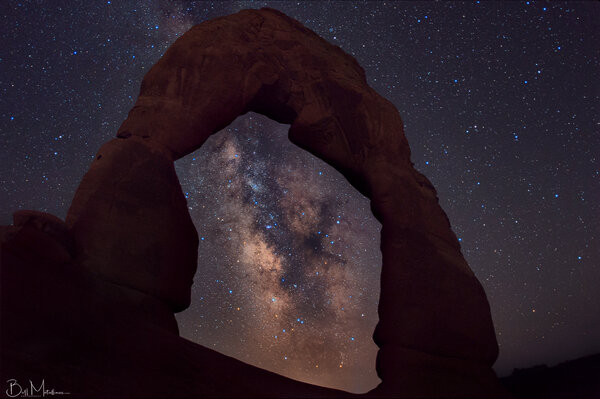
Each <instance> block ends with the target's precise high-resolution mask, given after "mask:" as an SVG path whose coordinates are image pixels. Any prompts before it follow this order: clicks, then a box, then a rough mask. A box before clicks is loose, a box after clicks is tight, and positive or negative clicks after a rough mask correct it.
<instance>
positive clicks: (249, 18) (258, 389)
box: [3, 9, 503, 397]
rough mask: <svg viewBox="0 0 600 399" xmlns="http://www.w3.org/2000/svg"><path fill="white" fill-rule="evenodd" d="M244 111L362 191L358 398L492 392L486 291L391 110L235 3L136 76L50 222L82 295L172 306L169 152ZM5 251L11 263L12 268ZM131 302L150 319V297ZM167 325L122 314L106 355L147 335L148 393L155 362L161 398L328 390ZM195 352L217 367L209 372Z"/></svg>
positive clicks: (183, 264)
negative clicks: (370, 381)
mask: <svg viewBox="0 0 600 399" xmlns="http://www.w3.org/2000/svg"><path fill="white" fill-rule="evenodd" d="M249 111H254V112H259V113H262V114H264V115H266V116H268V117H270V118H272V119H274V120H276V121H279V122H282V123H289V124H291V127H290V131H289V137H290V140H291V141H292V142H294V143H295V144H297V145H299V146H300V147H302V148H304V149H306V150H307V151H309V152H311V153H312V154H314V155H316V156H317V157H319V158H321V159H323V160H324V161H326V162H328V163H329V164H331V165H333V166H334V167H335V168H336V169H337V170H339V171H340V172H342V173H343V174H344V176H345V177H346V178H347V179H348V181H349V182H350V183H351V184H352V185H353V186H354V187H356V188H357V189H358V190H359V191H360V192H362V193H363V194H364V195H366V196H367V197H368V198H370V199H371V208H372V211H373V213H374V215H375V216H376V217H377V219H378V220H379V221H380V222H381V223H382V225H383V227H382V240H381V250H382V253H383V267H382V275H381V298H380V302H379V318H380V321H379V324H378V325H377V328H376V331H375V334H374V339H375V342H376V343H377V345H378V346H379V347H380V351H379V354H378V358H377V371H378V374H379V376H380V377H381V379H382V383H381V384H380V386H379V387H377V388H376V389H375V390H374V391H372V392H370V393H369V394H368V396H396V397H415V396H420V397H436V396H438V397H452V396H456V397H468V396H474V397H496V396H502V395H503V392H502V391H501V389H500V388H499V385H498V382H497V379H496V376H495V374H494V373H493V371H492V370H491V365H492V364H493V362H494V361H495V359H496V356H497V353H498V347H497V344H496V339H495V333H494V328H493V324H492V320H491V316H490V310H489V305H488V302H487V299H486V296H485V293H484V291H483V289H482V287H481V285H480V284H479V282H478V281H477V279H476V278H475V276H474V274H473V273H472V271H471V270H470V269H469V267H468V265H467V264H466V262H465V260H464V258H463V256H462V254H461V252H460V246H459V243H458V241H457V239H456V236H455V235H454V233H453V232H452V230H451V229H450V224H449V222H448V219H447V217H446V215H445V214H444V212H443V210H442V209H441V208H440V206H439V204H438V200H437V196H436V192H435V189H434V188H433V186H432V185H431V183H430V182H429V181H428V180H427V178H425V177H424V176H423V175H422V174H420V173H419V172H417V171H416V170H415V169H414V168H413V166H412V163H411V161H410V150H409V147H408V143H407V141H406V138H405V136H404V133H403V128H402V120H401V119H400V116H399V114H398V111H397V110H396V108H395V107H394V106H393V105H392V104H391V103H390V102H389V101H387V100H385V99H384V98H382V97H381V96H379V95H378V94H377V93H376V92H375V91H374V90H372V89H371V88H370V87H369V86H368V85H367V82H366V79H365V75H364V71H363V70H362V68H361V67H360V66H359V65H358V64H357V62H356V60H354V59H353V58H352V57H351V56H349V55H347V54H345V53H344V52H343V51H342V50H341V49H339V48H338V47H335V46H332V45H330V44H328V43H327V42H326V41H324V40H323V39H321V38H320V37H318V36H317V35H316V34H315V33H313V32H311V31H310V30H308V29H306V28H305V27H303V26H302V25H301V24H299V23H298V22H296V21H294V20H292V19H290V18H288V17H286V16H285V15H283V14H281V13H279V12H277V11H274V10H269V9H263V10H259V11H249V10H245V11H241V12H239V13H237V14H234V15H230V16H227V17H223V18H218V19H215V20H212V21H208V22H205V23H203V24H201V25H198V26H195V27H193V28H192V29H191V30H190V31H189V32H187V33H186V34H185V35H183V36H182V37H181V38H180V39H178V40H177V41H176V42H175V43H174V44H173V45H172V46H171V47H170V48H169V49H168V50H167V52H166V53H165V55H164V56H163V57H162V58H161V59H160V60H159V62H158V63H157V64H156V65H155V66H154V67H153V68H152V69H151V70H150V71H149V72H148V74H147V75H146V76H145V78H144V80H143V82H142V87H141V92H140V96H139V98H138V100H137V102H136V104H135V106H134V108H133V109H132V110H131V112H130V113H129V116H128V118H127V120H125V122H124V123H123V124H122V126H121V127H120V129H119V131H118V133H117V137H118V138H117V139H115V140H112V141H111V142H109V143H107V144H106V145H105V146H103V147H102V149H101V150H100V152H99V153H98V156H97V159H96V160H95V161H94V162H93V164H92V166H91V168H90V171H89V172H88V173H87V174H86V175H85V177H84V179H83V181H82V183H81V185H80V187H79V189H78V190H77V193H76V195H75V198H74V200H73V203H72V205H71V208H70V210H69V213H68V216H67V220H66V228H65V229H64V230H65V231H67V232H68V237H70V238H69V239H72V240H73V243H72V244H69V245H73V250H72V251H71V252H69V253H70V258H69V259H70V260H69V261H68V262H67V263H68V264H75V265H78V266H82V269H81V270H84V271H85V273H88V274H89V276H92V277H86V278H90V279H92V280H93V281H96V280H98V281H101V282H102V283H98V284H96V285H94V287H95V288H94V290H95V291H94V290H92V291H93V292H96V291H97V290H99V289H101V290H106V289H107V288H106V287H107V286H111V287H112V286H114V287H121V288H119V289H123V290H126V291H127V290H129V289H133V291H135V292H136V293H137V294H136V295H141V296H142V298H146V299H144V300H142V299H136V300H133V299H132V300H133V301H134V302H135V303H142V302H143V303H149V302H151V303H155V302H152V301H156V303H161V304H165V306H168V309H170V310H171V311H179V310H182V309H184V308H185V307H187V306H188V305H189V296H190V284H191V281H192V277H193V274H194V271H195V267H196V250H197V240H198V238H197V234H196V231H195V229H194V227H193V225H192V222H191V220H190V217H189V215H188V213H187V208H186V204H185V199H184V197H183V195H182V193H181V188H180V186H179V183H178V181H177V177H176V175H175V172H174V169H173V161H174V160H176V159H178V158H180V157H182V156H184V155H186V154H188V153H190V152H192V151H194V150H196V149H197V148H199V147H200V146H201V145H202V144H203V143H204V142H205V140H206V139H207V138H208V137H209V136H210V135H211V134H213V133H215V132H217V131H219V130H220V129H222V128H224V127H225V126H227V125H228V124H229V123H230V122H232V121H233V120H234V119H235V118H236V117H237V116H238V115H240V114H243V113H246V112H249ZM10 229H13V230H14V228H10ZM13 230H11V231H13ZM58 230H61V229H58ZM13 232H14V231H13ZM11 234H12V233H11ZM12 242H13V241H11V243H12ZM13 244H14V243H13ZM13 244H11V245H13ZM17 258H18V257H17ZM15 259H16V258H13V261H12V262H13V264H18V263H19V262H21V263H22V261H21V260H19V259H21V258H18V259H16V260H15ZM82 273H83V272H82ZM85 273H84V274H85ZM85 275H86V276H87V274H85ZM86 281H87V280H86ZM98 287H99V288H98ZM119 292H120V291H119ZM127 292H129V291H127ZM81 295H83V294H81ZM98 295H100V297H101V298H104V296H103V294H102V295H101V294H98ZM115 295H116V294H115ZM123 295H124V294H123ZM131 295H133V294H131ZM121 297H123V298H125V297H127V295H124V296H120V297H119V298H121ZM111 298H112V297H111ZM131 298H133V297H131ZM136 301H137V302H136ZM96 302H98V303H110V304H114V303H116V301H112V302H111V301H108V302H106V301H104V300H99V299H98V300H97V301H96ZM103 306H106V307H107V308H110V306H113V305H103ZM140 306H141V305H140ZM140 306H138V307H136V306H133V307H132V309H138V308H139V307H140ZM143 308H144V309H156V313H160V314H163V313H164V312H163V310H162V308H161V306H159V305H156V306H154V305H152V306H149V305H147V306H145V307H143ZM152 312H154V310H151V311H146V313H152ZM117 313H119V314H121V313H122V312H120V311H119V312H117ZM134 313H136V312H134ZM138 313H139V312H138ZM167 313H168V312H167ZM171 316H172V315H171ZM150 319H152V318H150ZM167 319H168V317H167V318H165V317H155V318H154V319H152V320H153V321H152V325H160V326H162V327H161V328H162V329H161V330H160V333H158V332H154V330H153V329H150V330H151V331H153V332H152V333H149V332H148V328H146V327H143V328H142V327H140V326H145V325H146V324H144V323H146V321H147V318H144V317H142V321H140V323H141V324H135V325H133V326H132V324H131V322H128V324H127V325H128V326H129V327H128V328H129V330H128V331H132V330H133V331H138V330H139V331H143V333H140V336H141V337H143V338H141V339H140V341H139V342H137V343H136V345H133V344H132V345H133V346H134V347H135V348H136V349H135V350H134V349H132V350H131V351H130V355H127V353H129V352H127V350H125V349H124V350H125V354H124V355H122V358H118V359H121V360H119V361H120V362H121V363H123V362H124V361H131V359H132V358H133V357H134V356H137V355H139V354H140V353H144V352H145V351H150V352H151V353H155V352H156V349H154V352H152V349H151V347H152V344H150V342H156V343H161V345H165V348H169V349H168V350H169V351H170V352H169V354H166V355H165V354H161V355H158V354H156V353H155V354H156V355H157V356H158V360H157V361H158V363H159V364H158V366H156V370H155V369H149V368H148V367H149V366H147V365H145V364H144V365H138V366H136V367H134V371H131V370H130V371H128V373H130V374H131V373H134V374H135V375H136V377H139V378H142V379H144V378H145V379H148V378H149V377H150V379H151V380H152V381H153V384H154V385H153V386H154V387H155V390H154V391H152V392H160V395H169V394H173V393H170V391H165V390H164V389H163V390H161V389H162V388H161V386H162V385H160V384H166V383H167V382H166V381H167V380H168V378H167V377H164V376H163V377H160V378H159V377H157V376H158V375H160V373H159V371H161V372H163V373H164V371H165V370H168V373H175V374H178V375H179V379H178V380H177V383H178V384H180V385H181V386H187V387H189V389H187V390H186V389H185V388H178V390H177V391H176V392H177V393H176V394H173V395H176V396H186V395H191V396H193V395H199V394H210V395H211V396H214V395H220V396H232V395H233V396H235V395H240V394H242V395H243V394H255V395H258V396H267V395H269V396H270V395H275V396H285V395H291V396H326V395H333V396H340V395H341V394H342V393H341V392H336V391H330V390H322V389H320V388H317V387H312V386H309V385H306V384H300V383H297V382H294V381H291V380H288V379H284V378H282V377H278V376H273V375H272V374H270V373H266V372H264V371H261V370H258V369H255V368H253V367H250V366H246V365H243V364H241V363H239V362H237V363H236V361H233V360H232V359H229V358H226V357H224V356H222V355H218V354H214V352H212V351H208V350H206V349H205V348H202V347H199V346H198V345H193V344H191V343H187V342H186V341H184V340H182V339H180V338H179V337H177V336H176V335H175V334H173V329H172V328H171V327H169V326H168V325H169V321H168V320H167ZM119 320H120V319H119ZM135 320H137V319H135ZM143 320H146V321H143ZM157 320H158V321H157ZM165 320H166V321H165ZM94 337H97V334H96V333H95V335H94ZM102 337H103V336H102ZM119 342H121V343H120V344H119V345H120V346H119V348H121V347H123V348H127V347H128V346H127V345H125V344H123V342H126V339H125V338H124V339H123V340H121V341H119ZM127 342H129V341H127ZM144 345H147V347H146V346H144ZM3 346H5V345H4V343H3ZM123 356H124V357H123ZM128 356H129V357H128ZM219 356H221V357H219ZM123 359H125V360H123ZM127 359H128V360H127ZM144 359H145V357H144ZM177 359H179V360H177ZM224 359H227V360H224ZM115 361H117V360H115ZM209 361H210V363H211V364H217V365H218V366H216V367H215V368H209V367H208V366H207V365H206V364H208V362H209ZM203 364H204V366H203ZM161 367H162V368H161ZM228 368H233V369H235V370H236V371H237V373H238V374H236V375H235V376H234V377H233V379H234V380H235V381H236V382H238V384H237V385H236V384H233V385H232V384H231V383H230V382H229V378H225V377H224V375H222V374H219V373H225V374H227V373H230V371H229V370H228ZM157 370H158V371H157ZM189 370H194V373H190V371H189ZM124 375H128V374H127V373H125V374H124ZM227 375H229V374H227ZM113 377H115V376H114V375H113ZM119 378H121V380H119ZM123 378H124V377H123V376H121V377H118V378H117V382H115V383H114V384H117V385H116V386H118V381H121V382H123ZM123 384H125V382H123ZM186 384H187V385H186ZM244 384H247V385H244ZM252 384H254V385H252ZM234 385H236V386H234ZM240 386H242V387H247V386H252V387H253V388H252V389H253V390H252V391H248V390H245V389H246V388H243V389H242V390H241V391H240V388H239V387H240ZM263 387H264V388H263ZM146 388H147V387H146ZM163 388H164V387H163ZM275 388H276V389H275ZM94 392H95V391H94ZM102 392H104V393H106V392H110V391H102ZM127 392H128V394H130V395H134V396H135V395H141V394H143V393H145V392H146V391H144V390H138V391H136V390H133V391H127ZM99 395H100V394H99Z"/></svg>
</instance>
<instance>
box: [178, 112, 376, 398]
mask: <svg viewBox="0 0 600 399" xmlns="http://www.w3.org/2000/svg"><path fill="white" fill-rule="evenodd" d="M287 130H288V126H286V125H281V124H278V123H276V122H275V121H272V120H270V119H268V118H266V117H264V116H262V115H259V114H254V113H249V114H246V115H244V116H241V117H239V118H237V119H236V120H235V121H234V122H233V123H232V124H231V125H230V126H229V127H228V128H226V129H224V130H223V131H221V132H219V133H217V134H215V135H213V136H211V137H210V138H209V139H208V140H207V142H206V143H204V145H203V146H202V147H201V148H200V149H199V150H197V151H195V152H194V153H192V154H190V155H188V156H186V157H185V158H182V159H180V160H178V161H177V162H176V170H177V173H178V175H179V180H180V182H181V185H182V189H183V191H184V194H185V195H186V197H187V202H188V208H189V212H190V215H191V217H192V220H193V221H194V223H195V225H196V230H197V231H198V235H199V237H200V245H199V250H198V269H197V272H196V276H195V279H194V285H193V286H192V301H191V305H190V308H189V309H188V310H186V311H184V312H182V313H179V314H178V315H177V319H178V322H179V328H180V333H181V335H182V336H183V337H185V338H188V339H190V340H192V341H195V342H197V343H200V344H202V345H205V346H207V347H211V348H213V349H216V350H218V351H220V352H222V353H224V354H226V355H229V356H233V357H236V358H238V359H239V360H242V361H245V362H247V363H250V364H252V365H255V366H258V367H261V368H266V369H268V370H270V371H273V372H276V373H278V374H282V375H285V376H287V377H290V378H293V379H296V380H300V381H304V382H308V383H312V384H316V385H321V386H327V387H331V388H337V389H342V390H345V391H350V392H355V393H362V392H367V391H369V390H370V389H373V388H375V386H377V384H378V383H379V382H380V380H379V378H378V377H377V375H376V372H375V358H376V355H377V349H378V348H377V346H376V345H375V343H374V342H373V340H372V335H373V331H374V329H375V325H376V324H377V321H378V316H377V302H378V298H379V278H380V273H381V252H380V249H379V244H380V242H379V235H380V228H381V225H380V223H379V222H377V221H376V219H375V218H374V217H373V216H372V214H371V211H370V208H369V201H368V199H367V198H365V197H364V196H362V195H361V194H360V193H358V191H357V190H355V189H354V188H353V187H352V186H351V185H350V184H348V182H347V181H346V179H345V178H344V177H343V176H342V175H341V174H340V173H339V172H338V171H336V170H335V169H334V168H333V167H331V166H329V165H327V164H326V163H324V162H323V161H321V160H320V159H318V158H316V157H314V156H313V155H311V154H310V153H308V152H307V151H304V150H302V149H301V148H299V147H297V146H295V145H294V144H292V143H291V142H290V141H289V140H288V139H287V137H286V133H287Z"/></svg>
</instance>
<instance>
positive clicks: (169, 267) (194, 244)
mask: <svg viewBox="0 0 600 399" xmlns="http://www.w3.org/2000/svg"><path fill="white" fill-rule="evenodd" d="M66 222H67V225H68V226H69V230H70V232H71V234H72V235H73V236H74V237H75V238H76V239H75V251H76V253H77V259H78V261H79V262H80V263H81V264H82V265H83V266H84V267H85V268H86V269H88V270H91V271H93V272H95V273H98V274H99V275H101V276H103V277H104V278H107V279H108V280H110V281H113V282H115V283H118V284H121V285H124V286H127V287H130V288H133V289H136V290H139V291H141V292H145V293H148V294H151V295H153V296H155V297H157V298H159V299H161V300H163V301H165V302H166V303H168V304H169V305H170V306H171V308H172V309H173V310H174V311H180V310H183V309H185V308H187V307H188V306H189V304H190V292H191V291H190V287H191V285H192V282H193V277H194V273H195V271H196V263H197V258H198V252H197V250H198V235H197V233H196V229H195V228H194V225H193V222H192V220H191V218H190V216H189V213H188V209H187V203H186V201H185V197H184V195H183V193H182V191H181V186H180V185H179V180H178V179H177V174H176V173H175V168H174V166H173V162H172V161H171V160H170V159H169V158H168V156H167V155H166V154H165V153H164V151H161V150H160V147H157V146H153V145H152V143H149V142H147V141H145V140H143V139H141V138H137V137H131V138H129V139H127V140H123V139H114V140H111V141H109V142H108V143H106V144H104V145H103V146H102V148H100V151H99V152H98V154H97V155H96V159H95V160H94V162H93V163H92V165H91V167H90V170H89V171H88V172H87V174H86V175H85V177H84V179H83V181H82V182H81V184H80V186H79V188H78V189H77V193H76V195H75V198H74V199H73V203H72V204H71V208H70V209H69V213H68V216H67V220H66Z"/></svg>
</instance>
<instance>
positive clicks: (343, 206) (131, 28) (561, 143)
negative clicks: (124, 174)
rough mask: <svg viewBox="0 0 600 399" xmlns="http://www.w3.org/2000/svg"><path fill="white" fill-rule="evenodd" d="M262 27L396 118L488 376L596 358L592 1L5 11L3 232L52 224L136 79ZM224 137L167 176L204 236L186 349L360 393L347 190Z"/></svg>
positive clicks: (269, 149)
mask: <svg viewBox="0 0 600 399" xmlns="http://www.w3.org/2000/svg"><path fill="white" fill-rule="evenodd" d="M263 6H269V7H272V8H276V9H279V10H281V11H283V12H284V13H286V14H288V15H289V16H291V17H293V18H295V19H297V20H298V21H300V22H301V23H303V24H304V25H306V26H307V27H308V28H310V29H312V30H314V31H315V32H316V33H318V34H319V35H321V36H322V37H324V38H325V39H326V40H328V41H329V42H331V43H334V44H336V45H338V46H340V47H341V48H342V49H343V50H345V51H346V52H347V53H349V54H351V55H353V56H354V57H355V58H356V59H357V60H358V62H359V63H360V65H361V66H363V68H364V69H365V71H366V75H367V79H368V82H369V84H370V85H371V86H372V87H373V88H374V89H375V90H376V91H377V92H379V93H380V94H381V95H383V96H384V97H386V98H387V99H389V100H390V101H391V102H392V103H394V104H395V105H396V107H397V108H398V110H399V112H400V115H401V116H402V118H403V121H404V124H405V133H406V135H407V138H408V141H409V143H410V145H411V150H412V160H413V162H414V163H415V166H416V168H417V169H418V170H420V171H421V172H423V173H424V174H425V175H426V176H427V177H428V178H429V179H430V180H431V181H432V183H433V184H434V186H435V187H436V189H437V191H438V195H439V198H440V203H441V205H442V207H443V208H444V210H445V211H446V212H447V213H448V216H449V218H450V221H451V224H452V227H453V229H454V231H455V232H456V233H457V235H458V237H459V240H460V242H461V245H462V250H463V253H464V255H465V257H466V259H467V261H468V262H469V265H470V267H471V268H472V269H473V271H474V272H475V274H476V275H477V277H478V278H479V280H480V281H481V283H482V284H483V286H484V288H485V290H486V293H487V296H488V299H489V302H490V306H491V310H492V316H493V319H494V324H495V327H496V332H497V338H498V342H499V345H500V356H499V359H498V361H497V363H496V365H495V369H496V370H497V372H498V374H499V375H505V374H508V373H509V372H510V371H511V370H512V368H514V367H528V366H531V365H534V364H539V363H548V364H553V363H556V362H559V361H564V360H569V359H573V358H577V357H579V356H583V355H586V354H590V353H594V352H598V351H600V344H599V342H600V312H599V311H598V303H600V291H599V290H598V289H597V287H598V286H600V272H599V266H600V265H599V261H598V259H600V250H599V248H600V246H599V245H598V238H599V226H600V217H599V216H600V209H599V208H600V207H599V206H598V204H599V203H600V181H599V179H600V162H599V159H598V157H599V154H600V131H599V130H600V129H599V128H600V122H599V120H598V104H599V98H598V97H599V95H600V83H599V82H600V80H599V78H600V77H599V72H600V69H599V67H600V65H599V64H600V53H599V48H598V44H597V43H599V42H600V37H598V36H599V32H600V26H599V22H598V21H600V7H598V6H597V5H596V3H594V2H537V1H525V2H516V1H514V2H478V1H474V2H450V1H448V2H439V3H433V2H291V1H284V2H245V1H244V2H159V1H157V2H136V1H117V0H111V1H92V2H71V3H68V4H66V3H65V4H58V3H55V2H45V3H44V2H42V3H38V2H28V1H12V0H11V1H4V2H2V4H1V5H0V9H1V10H2V12H1V13H0V15H1V22H2V27H1V28H0V36H1V39H2V43H3V44H2V46H0V93H1V95H0V136H1V138H0V142H1V143H2V145H1V146H0V159H1V162H2V168H1V169H0V183H1V188H2V189H1V190H0V203H1V204H2V208H1V214H0V222H1V223H3V224H9V223H11V215H12V213H13V212H14V211H16V210H18V209H37V210H42V211H46V212H50V213H53V214H55V215H57V216H59V217H61V218H64V217H65V216H66V213H67V210H68V206H69V204H70V201H71V199H72V197H73V194H74V192H75V190H76V188H77V185H78V184H79V181H80V180H81V178H82V176H83V174H84V173H85V171H86V170H87V168H88V166H89V164H90V163H91V160H92V158H93V156H94V155H95V153H96V151H97V149H98V148H99V147H100V145H101V144H102V143H103V142H105V141H108V140H109V139H111V138H112V137H114V135H115V132H116V131H117V129H118V127H119V125H120V124H121V122H122V121H123V120H124V119H125V118H126V115H127V112H128V111H129V110H130V109H131V107H132V106H133V104H134V102H135V100H136V97H137V93H138V91H139V85H140V82H141V79H142V77H143V76H144V74H145V73H146V72H147V71H148V70H149V69H150V67H151V66H152V65H153V64H154V63H155V62H156V61H157V60H158V59H159V58H160V56H161V55H162V53H163V52H164V51H165V50H166V48H167V47H168V46H169V45H170V44H171V43H172V42H173V41H174V40H176V38H177V37H178V36H180V35H181V34H183V33H184V32H185V31H186V30H187V29H189V28H190V27H191V26H192V25H193V24H196V23H201V22H202V21H205V20H208V19H211V18H214V17H217V16H221V15H227V14H230V13H234V12H237V11H239V10H241V9H243V8H259V7H263ZM286 132H287V126H285V125H280V124H277V123H275V122H273V121H270V120H268V119H266V118H264V117H262V116H260V115H256V114H248V115H245V116H242V117H240V118H238V119H237V120H236V121H235V122H234V123H233V124H232V125H231V126H229V127H228V128H226V129H224V131H222V132H220V133H218V134H216V135H215V136H213V137H211V138H210V139H209V141H208V142H207V143H206V144H205V145H204V146H203V147H202V148H200V149H199V150H198V151H196V152H195V153H194V154H191V155H189V156H187V157H185V158H183V159H181V160H179V161H177V163H176V169H177V173H178V175H179V177H180V180H181V184H182V188H183V190H184V192H185V193H186V197H187V200H188V206H189V210H190V214H191V216H192V218H193V219H194V222H195V225H196V228H197V230H198V234H199V236H200V237H201V240H200V246H199V260H198V273H197V275H196V277H195V283H194V286H193V292H192V305H191V307H190V309H188V310H187V311H185V312H183V313H181V314H179V315H178V320H179V323H180V330H181V333H182V335H183V336H184V337H186V338H188V339H191V340H193V341H196V342H198V343H200V344H202V345H205V346H207V347H211V348H214V349H216V350H219V351H221V352H223V353H225V354H227V355H230V356H234V357H236V358H239V359H241V360H243V361H245V362H248V363H251V364H254V365H257V366H259V367H263V368H267V369H269V370H272V371H275V372H278V373H281V374H284V375H287V376H290V377H293V378H297V379H301V380H303V381H308V382H312V383H316V384H320V385H327V386H333V387H337V388H342V389H346V390H351V391H354V392H364V391H366V390H368V389H370V388H372V387H374V386H375V385H376V384H377V382H378V379H377V376H376V374H375V371H374V362H375V355H376V350H377V347H376V346H375V345H374V344H373V342H372V340H371V338H370V337H371V334H372V332H373V328H374V326H375V324H376V323H377V313H376V312H377V300H378V294H379V292H378V284H379V272H380V262H381V259H380V253H379V228H380V226H379V224H378V223H377V221H376V220H375V219H374V218H373V216H372V215H371V213H370V209H369V204H368V201H367V200H366V199H365V198H364V197H362V196H361V195H360V194H359V193H358V192H356V191H355V190H354V189H353V188H352V187H351V186H350V185H349V184H348V183H347V182H345V181H344V179H343V177H341V175H339V174H338V173H337V172H336V171H335V170H333V169H332V168H331V167H329V166H328V165H326V164H324V163H323V162H321V161H320V160H318V159H316V158H315V157H313V156H312V155H310V154H308V153H306V152H304V151H303V150H300V149H299V148H296V147H295V146H293V145H292V144H291V143H289V142H288V140H287V138H286Z"/></svg>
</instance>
